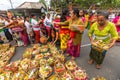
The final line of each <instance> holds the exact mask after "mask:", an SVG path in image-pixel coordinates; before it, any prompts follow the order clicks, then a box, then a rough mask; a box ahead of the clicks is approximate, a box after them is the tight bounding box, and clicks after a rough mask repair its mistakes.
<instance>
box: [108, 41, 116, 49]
mask: <svg viewBox="0 0 120 80" xmlns="http://www.w3.org/2000/svg"><path fill="white" fill-rule="evenodd" d="M115 42H116V39H112V40H111V43H110V44H109V45H108V46H109V48H111V47H113V46H114V44H115Z"/></svg>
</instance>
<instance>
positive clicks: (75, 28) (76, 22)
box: [58, 9, 85, 60]
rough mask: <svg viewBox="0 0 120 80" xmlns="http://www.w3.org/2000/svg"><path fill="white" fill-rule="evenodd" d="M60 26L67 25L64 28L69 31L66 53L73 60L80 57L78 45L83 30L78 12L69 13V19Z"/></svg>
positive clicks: (75, 10) (76, 10)
mask: <svg viewBox="0 0 120 80" xmlns="http://www.w3.org/2000/svg"><path fill="white" fill-rule="evenodd" d="M58 24H60V25H68V26H66V28H68V29H69V30H70V38H69V40H68V42H67V49H66V53H67V54H68V55H71V56H72V59H73V60H74V59H75V57H79V56H80V45H81V39H82V34H83V31H84V28H85V25H84V24H83V21H82V19H81V18H79V10H78V9H74V10H73V11H71V19H69V20H67V21H65V22H60V23H58Z"/></svg>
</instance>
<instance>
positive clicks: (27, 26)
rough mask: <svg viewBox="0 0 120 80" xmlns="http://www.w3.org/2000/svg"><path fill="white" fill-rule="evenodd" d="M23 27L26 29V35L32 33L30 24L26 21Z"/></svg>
mask: <svg viewBox="0 0 120 80" xmlns="http://www.w3.org/2000/svg"><path fill="white" fill-rule="evenodd" d="M25 27H26V29H27V30H26V31H27V34H30V32H31V31H32V27H31V24H30V23H29V22H28V21H25Z"/></svg>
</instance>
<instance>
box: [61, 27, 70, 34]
mask: <svg viewBox="0 0 120 80" xmlns="http://www.w3.org/2000/svg"><path fill="white" fill-rule="evenodd" d="M60 34H70V30H69V29H67V28H61V29H60Z"/></svg>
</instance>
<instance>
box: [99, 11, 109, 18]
mask: <svg viewBox="0 0 120 80" xmlns="http://www.w3.org/2000/svg"><path fill="white" fill-rule="evenodd" d="M98 16H104V17H105V19H108V13H107V12H98Z"/></svg>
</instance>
